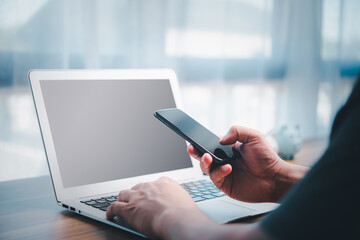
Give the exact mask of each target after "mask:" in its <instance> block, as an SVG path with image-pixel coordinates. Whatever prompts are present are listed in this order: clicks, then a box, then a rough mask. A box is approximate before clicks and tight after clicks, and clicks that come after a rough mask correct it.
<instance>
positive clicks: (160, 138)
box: [29, 69, 278, 236]
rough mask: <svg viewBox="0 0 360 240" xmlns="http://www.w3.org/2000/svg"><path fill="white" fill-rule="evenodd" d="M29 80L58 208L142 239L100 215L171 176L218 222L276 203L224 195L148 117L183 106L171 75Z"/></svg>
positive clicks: (113, 73) (46, 73)
mask: <svg viewBox="0 0 360 240" xmlns="http://www.w3.org/2000/svg"><path fill="white" fill-rule="evenodd" d="M29 81H30V86H31V90H32V94H33V99H34V103H35V108H36V112H37V116H38V121H39V126H40V130H41V134H42V139H43V144H44V149H45V152H46V156H47V161H48V165H49V170H50V175H51V179H52V183H53V187H54V192H55V197H56V201H57V203H58V205H59V206H61V207H63V208H65V209H68V210H70V211H73V212H75V213H78V214H81V215H84V216H87V217H90V218H93V219H96V220H98V221H100V222H103V223H106V224H109V225H112V226H115V227H117V228H120V229H124V230H127V231H130V232H132V233H135V234H138V235H140V236H143V235H142V234H140V233H138V232H137V231H136V229H134V228H133V227H132V226H130V225H129V224H128V223H127V222H126V221H125V220H124V219H121V218H119V217H116V218H114V219H112V220H108V219H106V217H105V213H106V209H107V207H108V206H109V205H110V204H111V203H112V202H113V201H116V198H117V195H118V193H119V191H121V190H124V189H129V188H131V187H132V186H134V185H136V184H137V183H139V182H147V181H154V180H156V179H158V178H159V177H161V176H168V177H170V178H172V179H174V180H175V181H177V182H178V183H179V184H182V186H183V187H184V188H185V189H186V190H187V191H188V192H189V194H190V195H191V196H192V197H193V199H194V201H196V202H197V204H198V206H199V208H200V209H201V210H202V211H203V212H204V213H205V214H206V215H207V216H209V217H210V218H211V219H213V220H214V221H216V222H218V223H227V222H232V221H235V220H237V219H241V218H245V217H249V216H255V215H259V214H263V213H266V212H269V211H271V210H273V209H275V208H276V207H277V206H278V204H276V203H246V202H239V201H236V200H233V199H231V198H229V197H227V196H226V195H225V194H223V193H222V192H221V191H219V190H218V189H217V188H216V187H215V186H214V184H213V183H212V182H211V181H210V180H209V178H208V177H207V176H205V175H204V174H203V173H202V172H201V169H200V167H199V163H198V162H197V161H196V160H195V159H192V158H191V157H190V156H189V155H188V154H187V151H186V147H187V145H186V144H187V143H186V142H185V141H184V140H183V139H182V138H181V137H179V136H178V135H177V134H175V133H174V132H172V131H170V130H169V129H168V128H167V127H165V126H164V125H163V124H162V123H161V122H160V121H158V120H157V119H156V118H155V117H154V115H153V113H154V111H156V110H158V109H164V108H175V107H177V108H180V109H181V108H182V105H181V99H180V92H179V86H178V82H177V79H176V75H175V73H174V72H173V71H172V70H167V69H151V70H139V69H132V70H32V71H31V72H30V73H29Z"/></svg>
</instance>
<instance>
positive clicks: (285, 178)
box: [272, 161, 309, 202]
mask: <svg viewBox="0 0 360 240" xmlns="http://www.w3.org/2000/svg"><path fill="white" fill-rule="evenodd" d="M308 170H309V167H305V166H301V165H297V164H293V163H289V162H285V161H283V162H282V166H281V168H280V170H279V171H278V173H277V174H276V176H275V181H274V192H273V197H272V198H273V200H274V201H275V202H278V201H280V200H281V198H282V197H283V196H284V195H285V194H286V193H287V192H288V191H289V190H290V189H291V188H292V187H293V186H294V185H295V184H296V183H297V182H298V181H299V180H300V179H302V178H303V177H304V175H305V174H306V173H307V171H308Z"/></svg>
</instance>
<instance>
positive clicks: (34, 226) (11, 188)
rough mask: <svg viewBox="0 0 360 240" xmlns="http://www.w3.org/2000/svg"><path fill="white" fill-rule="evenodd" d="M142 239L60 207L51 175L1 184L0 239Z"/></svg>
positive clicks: (309, 149)
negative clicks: (56, 199)
mask: <svg viewBox="0 0 360 240" xmlns="http://www.w3.org/2000/svg"><path fill="white" fill-rule="evenodd" d="M325 146H326V141H325V140H310V141H307V142H305V143H304V147H303V149H302V150H301V151H300V152H299V153H298V154H297V155H296V159H295V160H293V162H294V163H297V164H301V165H308V166H309V165H312V164H313V163H314V162H315V161H316V160H317V158H318V157H319V156H320V155H321V153H322V152H323V150H324V148H325ZM64 238H68V239H142V238H141V237H138V236H136V235H134V234H131V233H128V232H126V231H123V230H120V229H117V228H114V227H111V226H108V225H106V224H104V223H101V222H97V221H95V220H92V219H89V218H86V217H83V216H81V215H78V214H75V213H73V212H70V211H68V210H63V209H62V208H60V207H59V206H58V205H57V204H56V201H55V197H54V193H53V190H52V186H51V182H50V177H49V176H44V177H37V178H29V179H22V180H15V181H7V182H1V183H0V239H64Z"/></svg>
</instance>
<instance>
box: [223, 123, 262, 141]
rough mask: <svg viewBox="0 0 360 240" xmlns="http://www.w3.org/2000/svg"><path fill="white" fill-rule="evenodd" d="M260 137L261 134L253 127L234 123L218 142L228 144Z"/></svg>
mask: <svg viewBox="0 0 360 240" xmlns="http://www.w3.org/2000/svg"><path fill="white" fill-rule="evenodd" d="M261 137H262V134H261V133H260V132H258V131H256V130H255V129H251V128H247V127H242V126H237V125H234V126H232V127H231V128H230V130H229V131H228V133H227V134H226V135H225V136H224V137H222V138H221V139H220V141H219V143H220V144H222V145H230V144H234V143H236V142H241V143H249V142H252V141H254V140H256V139H258V138H261Z"/></svg>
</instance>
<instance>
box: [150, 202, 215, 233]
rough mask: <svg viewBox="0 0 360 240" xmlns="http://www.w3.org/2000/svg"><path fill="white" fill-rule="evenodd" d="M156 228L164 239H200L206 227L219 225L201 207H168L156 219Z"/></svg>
mask: <svg viewBox="0 0 360 240" xmlns="http://www.w3.org/2000/svg"><path fill="white" fill-rule="evenodd" d="M154 224H155V225H154V229H155V231H156V232H158V233H159V235H160V237H161V238H163V239H198V238H199V237H202V236H204V231H205V230H204V229H208V228H210V229H211V225H217V224H216V223H215V222H213V221H211V220H210V219H209V218H208V217H206V216H205V215H204V214H203V213H202V212H201V211H200V210H199V209H195V210H194V209H168V210H165V211H164V212H163V213H162V214H161V215H160V216H159V217H158V218H157V219H156V220H155V221H154Z"/></svg>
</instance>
